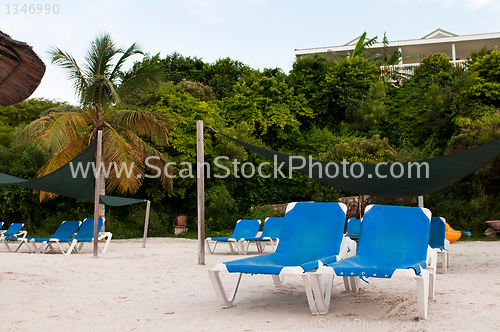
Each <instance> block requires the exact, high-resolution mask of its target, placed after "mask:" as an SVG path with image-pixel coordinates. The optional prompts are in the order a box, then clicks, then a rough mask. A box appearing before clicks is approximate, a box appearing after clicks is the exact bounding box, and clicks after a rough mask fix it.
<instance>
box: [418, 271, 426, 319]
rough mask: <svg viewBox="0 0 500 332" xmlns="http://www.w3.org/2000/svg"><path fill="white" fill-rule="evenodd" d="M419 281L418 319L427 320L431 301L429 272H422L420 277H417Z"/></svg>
mask: <svg viewBox="0 0 500 332" xmlns="http://www.w3.org/2000/svg"><path fill="white" fill-rule="evenodd" d="M415 279H416V280H417V300H418V303H417V306H418V318H420V319H427V307H428V305H429V304H428V301H429V271H427V270H422V271H421V272H420V275H419V276H416V277H415Z"/></svg>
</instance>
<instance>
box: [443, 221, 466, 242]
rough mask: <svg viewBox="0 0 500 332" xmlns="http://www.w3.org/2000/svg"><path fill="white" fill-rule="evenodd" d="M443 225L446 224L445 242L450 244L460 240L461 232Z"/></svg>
mask: <svg viewBox="0 0 500 332" xmlns="http://www.w3.org/2000/svg"><path fill="white" fill-rule="evenodd" d="M445 224H446V230H445V237H446V240H448V241H450V243H453V242H455V241H456V240H458V239H460V236H461V235H462V232H460V231H456V230H454V229H453V228H451V227H450V225H448V223H445Z"/></svg>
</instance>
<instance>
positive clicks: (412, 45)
mask: <svg viewBox="0 0 500 332" xmlns="http://www.w3.org/2000/svg"><path fill="white" fill-rule="evenodd" d="M358 40H359V37H358V38H356V39H354V40H352V41H350V42H348V43H347V44H345V45H341V46H329V47H319V48H308V49H300V50H299V49H296V50H295V56H296V57H302V56H306V55H309V54H321V55H323V56H324V57H325V58H327V59H338V57H337V56H336V54H338V55H342V54H346V53H350V52H352V51H353V50H354V48H355V47H356V43H357V42H358ZM484 46H488V49H491V48H494V47H500V33H499V32H495V33H485V34H477V35H464V36H458V35H455V34H453V33H451V32H447V31H444V30H441V29H437V30H435V31H433V32H431V33H429V34H428V35H425V36H424V37H422V38H420V39H410V40H398V41H390V42H389V44H388V48H387V54H393V53H394V52H396V51H398V50H399V51H400V52H401V54H402V58H403V59H404V57H405V56H410V55H416V54H421V55H423V56H429V55H430V54H432V53H438V52H439V53H444V54H446V55H447V56H448V57H449V58H450V61H451V62H452V63H454V64H455V65H461V64H463V63H464V62H465V60H466V58H467V57H468V56H469V54H470V52H471V51H472V50H474V51H476V52H478V51H480V50H481V49H482V48H483V47H484ZM383 48H384V44H383V43H381V42H380V43H375V44H373V45H372V46H371V47H370V48H369V49H370V50H371V51H372V54H377V53H383V51H384V49H383ZM421 60H422V58H408V59H404V60H403V61H402V62H403V63H400V64H399V65H397V66H395V67H407V68H408V67H413V66H418V64H419V63H420V61H421Z"/></svg>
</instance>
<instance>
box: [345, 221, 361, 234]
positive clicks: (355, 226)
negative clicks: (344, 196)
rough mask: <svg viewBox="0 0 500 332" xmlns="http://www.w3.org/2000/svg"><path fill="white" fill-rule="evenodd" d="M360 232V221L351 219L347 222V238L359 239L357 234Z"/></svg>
mask: <svg viewBox="0 0 500 332" xmlns="http://www.w3.org/2000/svg"><path fill="white" fill-rule="evenodd" d="M360 230H361V219H358V218H354V217H351V219H349V221H348V222H347V234H346V235H347V236H350V237H359V232H360Z"/></svg>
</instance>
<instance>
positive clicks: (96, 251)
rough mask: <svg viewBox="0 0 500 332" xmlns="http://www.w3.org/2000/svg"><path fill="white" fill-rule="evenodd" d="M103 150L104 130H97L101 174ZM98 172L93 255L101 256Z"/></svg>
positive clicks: (96, 154)
mask: <svg viewBox="0 0 500 332" xmlns="http://www.w3.org/2000/svg"><path fill="white" fill-rule="evenodd" d="M101 150H102V130H99V131H97V149H96V152H95V164H96V170H97V173H98V174H99V173H100V172H99V170H100V169H101V168H100V166H101ZM98 174H95V175H96V176H95V187H94V252H93V255H92V256H93V257H96V258H97V257H98V256H99V189H100V183H101V181H100V179H99V176H97V175H98Z"/></svg>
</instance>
